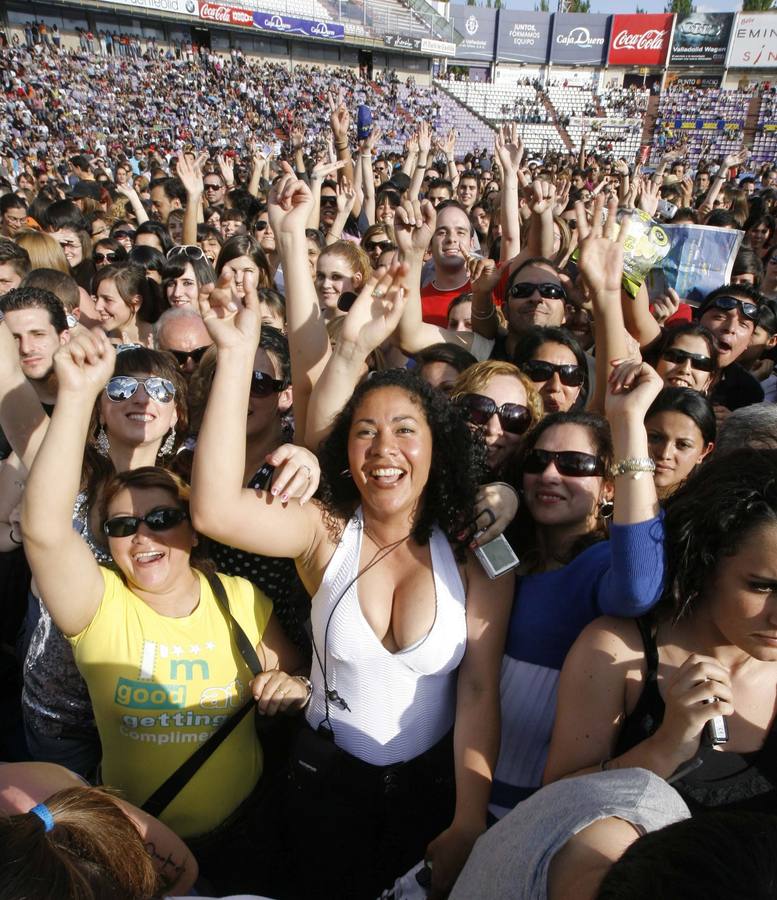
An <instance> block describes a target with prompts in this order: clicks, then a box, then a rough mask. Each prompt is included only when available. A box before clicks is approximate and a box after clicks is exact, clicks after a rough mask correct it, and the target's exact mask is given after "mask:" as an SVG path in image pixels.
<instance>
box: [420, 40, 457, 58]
mask: <svg viewBox="0 0 777 900" xmlns="http://www.w3.org/2000/svg"><path fill="white" fill-rule="evenodd" d="M421 51H422V52H423V53H433V54H434V55H435V56H455V55H456V45H455V44H454V43H453V42H452V41H436V40H434V39H433V38H421Z"/></svg>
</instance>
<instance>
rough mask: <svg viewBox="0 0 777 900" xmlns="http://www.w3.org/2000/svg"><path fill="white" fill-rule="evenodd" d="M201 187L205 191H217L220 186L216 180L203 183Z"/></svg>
mask: <svg viewBox="0 0 777 900" xmlns="http://www.w3.org/2000/svg"><path fill="white" fill-rule="evenodd" d="M203 187H204V188H205V190H206V191H217V190H219V188H221V182H220V181H217V182H215V183H214V182H212V181H211V183H210V184H205V185H203Z"/></svg>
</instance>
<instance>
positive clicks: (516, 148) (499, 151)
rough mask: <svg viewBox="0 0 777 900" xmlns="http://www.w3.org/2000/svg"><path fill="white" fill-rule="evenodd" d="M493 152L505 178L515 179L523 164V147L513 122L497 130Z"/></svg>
mask: <svg viewBox="0 0 777 900" xmlns="http://www.w3.org/2000/svg"><path fill="white" fill-rule="evenodd" d="M494 151H495V153H496V157H497V159H498V160H499V165H500V166H501V167H502V171H503V172H504V174H505V176H508V175H513V176H515V177H516V178H517V177H518V173H519V172H520V169H521V163H522V162H523V154H524V147H523V141H522V140H521V137H520V135H519V134H518V127H517V125H516V124H515V122H511V123H509V124H504V125H502V126H501V128H499V129H497V132H496V138H495V140H494Z"/></svg>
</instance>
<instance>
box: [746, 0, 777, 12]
mask: <svg viewBox="0 0 777 900" xmlns="http://www.w3.org/2000/svg"><path fill="white" fill-rule="evenodd" d="M774 8H775V7H774V5H773V3H772V0H743V2H742V12H764V11H766V10H768V9H774Z"/></svg>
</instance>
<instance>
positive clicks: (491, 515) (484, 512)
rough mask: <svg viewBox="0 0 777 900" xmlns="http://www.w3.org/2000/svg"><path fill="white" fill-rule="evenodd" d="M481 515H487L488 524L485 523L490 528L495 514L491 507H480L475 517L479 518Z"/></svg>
mask: <svg viewBox="0 0 777 900" xmlns="http://www.w3.org/2000/svg"><path fill="white" fill-rule="evenodd" d="M481 516H488V525H486V528H490V527H491V526H492V525H493V524H494V523H495V522H496V514H495V513H494V511H493V509H490V508H489V507H486V508H485V509H481V510H480V512H479V513H478V514H477V515H476V516H475V518H476V519H479V518H480V517H481Z"/></svg>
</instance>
